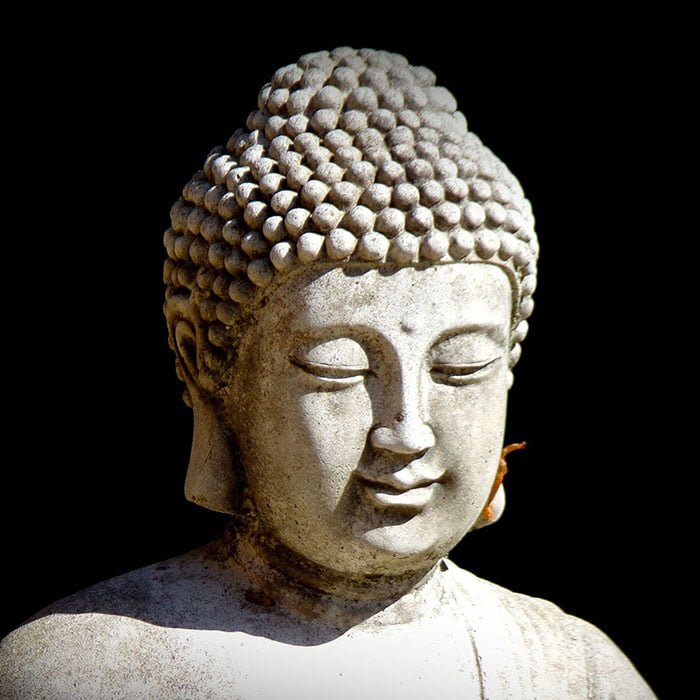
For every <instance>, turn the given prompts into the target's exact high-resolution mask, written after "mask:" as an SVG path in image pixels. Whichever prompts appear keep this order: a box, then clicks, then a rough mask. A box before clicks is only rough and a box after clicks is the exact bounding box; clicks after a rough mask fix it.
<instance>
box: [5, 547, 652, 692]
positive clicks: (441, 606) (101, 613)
mask: <svg viewBox="0 0 700 700" xmlns="http://www.w3.org/2000/svg"><path fill="white" fill-rule="evenodd" d="M61 611H64V612H61ZM0 677H2V679H3V681H2V683H3V685H2V686H1V687H2V688H3V691H2V695H1V697H3V698H5V697H7V698H55V699H56V700H60V699H63V698H78V697H79V698H101V699H102V698H240V699H241V700H252V699H254V698H261V699H263V698H264V699H265V700H274V699H275V698H285V699H287V700H292V699H294V698H300V699H301V698H304V700H314V699H315V698H319V699H321V698H338V699H343V698H348V699H350V698H377V699H379V698H382V700H385V699H386V698H387V697H391V696H398V697H402V698H431V697H452V698H492V699H493V698H496V699H498V698H557V699H560V698H565V697H566V698H605V699H606V700H607V699H608V698H610V697H618V698H648V697H653V694H652V693H651V691H650V690H649V689H648V688H647V687H646V685H645V684H644V681H643V680H642V679H641V678H640V677H639V675H638V674H637V673H636V671H635V669H634V668H633V667H632V666H631V664H630V663H629V661H627V659H626V658H625V657H624V656H623V655H622V653H621V652H620V651H619V650H618V649H617V648H616V647H615V646H614V645H613V644H612V642H610V641H609V640H608V639H607V637H605V636H604V635H603V634H602V633H601V632H599V631H598V630H597V629H596V628H594V627H592V626H591V625H588V624H587V623H585V622H583V621H581V620H578V619H576V618H572V617H570V616H567V615H565V614H564V613H562V612H561V611H560V610H559V609H558V608H556V607H555V606H553V605H551V604H550V603H546V602H545V601H541V600H538V599H532V598H527V597H525V596H520V595H518V594H515V593H511V592H509V591H506V590H504V589H501V588H499V587H498V586H494V585H493V584H489V583H487V582H484V581H482V580H480V579H478V578H476V577H474V576H473V575H471V574H469V573H468V572H465V571H463V570H461V569H459V568H458V567H456V566H455V565H454V564H452V563H449V562H446V563H445V564H443V565H441V566H439V567H438V568H437V569H436V571H435V573H434V574H433V576H432V577H431V578H430V579H429V580H428V581H427V582H426V583H425V584H424V585H422V586H421V587H420V588H419V589H417V590H414V591H413V592H411V593H410V594H408V596H406V597H405V598H403V599H402V600H400V601H398V602H397V603H395V604H394V605H392V606H390V608H388V609H386V610H384V611H382V612H380V613H378V614H377V615H374V616H372V617H369V618H368V619H367V620H365V621H363V622H362V623H360V624H359V625H356V626H354V627H352V628H350V629H349V630H346V631H342V630H339V629H335V628H333V627H332V626H330V625H325V624H321V623H318V622H314V621H313V620H310V619H300V618H298V617H296V616H293V615H290V614H289V613H285V612H284V611H283V610H281V609H279V608H278V607H277V606H274V605H271V606H266V605H260V604H258V603H255V602H250V601H248V600H247V599H246V586H245V584H244V583H243V582H242V581H241V580H240V579H237V578H236V577H235V576H233V575H232V572H231V570H230V569H229V568H228V567H226V566H225V565H224V564H222V563H220V562H218V561H216V560H213V559H211V558H209V556H208V555H207V554H206V550H197V551H195V552H193V553H190V554H187V555H184V556H182V557H178V558H176V559H173V560H170V561H167V562H163V563H162V564H158V565H154V566H151V567H147V568H145V569H140V570H138V571H135V572H131V573H130V574H126V575H125V576H122V577H119V578H117V579H112V580H111V581H107V582H105V583H103V584H100V585H98V586H96V587H93V588H91V589H88V590H87V591H85V592H83V593H81V594H78V595H77V596H74V597H73V598H70V599H67V600H65V601H62V602H61V603H59V604H57V605H56V606H53V607H52V608H51V609H50V610H49V611H46V613H45V616H43V617H40V618H39V619H37V620H35V621H34V622H31V623H29V624H27V625H25V626H24V627H22V628H20V629H19V630H17V631H16V632H14V633H13V634H12V635H10V636H9V637H8V638H7V639H6V640H5V641H4V642H3V645H2V652H1V653H0Z"/></svg>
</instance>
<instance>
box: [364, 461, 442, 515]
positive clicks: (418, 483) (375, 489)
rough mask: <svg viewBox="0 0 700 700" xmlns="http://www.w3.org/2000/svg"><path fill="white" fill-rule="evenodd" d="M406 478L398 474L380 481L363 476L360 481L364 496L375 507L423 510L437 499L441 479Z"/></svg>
mask: <svg viewBox="0 0 700 700" xmlns="http://www.w3.org/2000/svg"><path fill="white" fill-rule="evenodd" d="M402 471H404V470H402ZM406 476H408V475H404V474H402V472H397V473H395V474H390V475H387V476H384V477H381V478H378V479H369V478H367V477H364V476H362V477H360V480H359V481H360V486H361V490H362V492H363V495H364V496H365V497H366V498H367V500H368V501H369V502H370V503H371V504H372V505H374V506H378V507H381V508H404V509H406V508H409V509H413V510H422V509H423V508H425V507H426V506H427V505H428V504H429V503H430V502H431V501H432V500H433V498H434V497H435V494H436V492H437V490H438V488H439V486H440V482H439V478H437V479H429V478H425V477H419V476H415V475H411V476H410V478H406ZM402 477H403V478H402ZM440 478H441V477H440Z"/></svg>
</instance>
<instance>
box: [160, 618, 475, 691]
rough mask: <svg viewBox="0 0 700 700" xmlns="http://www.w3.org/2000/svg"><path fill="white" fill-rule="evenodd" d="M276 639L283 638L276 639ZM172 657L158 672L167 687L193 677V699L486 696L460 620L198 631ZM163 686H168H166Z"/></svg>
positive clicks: (173, 644)
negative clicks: (310, 633) (290, 634)
mask: <svg viewBox="0 0 700 700" xmlns="http://www.w3.org/2000/svg"><path fill="white" fill-rule="evenodd" d="M278 637H279V636H278ZM168 646H169V647H170V650H171V652H170V653H171V656H172V658H173V661H174V662H175V663H174V664H173V665H172V666H170V670H171V672H169V673H167V674H161V679H163V682H166V683H168V684H169V685H170V688H174V687H178V686H180V687H182V686H181V685H180V684H179V683H178V678H179V679H181V682H182V683H187V684H190V683H191V682H192V680H193V679H196V686H197V695H196V697H212V698H218V697H228V698H240V699H241V700H252V699H254V698H264V699H265V700H275V699H276V698H285V700H294V699H295V698H300V699H301V698H303V699H304V700H314V698H329V697H332V698H334V699H337V700H343V699H344V698H348V699H350V698H353V699H355V698H368V699H373V698H376V699H377V700H379V699H380V698H381V699H382V700H386V699H387V698H391V697H394V696H399V697H401V698H402V699H406V700H409V699H411V698H426V697H441V696H443V697H448V698H478V697H480V696H481V679H480V671H479V663H478V660H477V658H476V656H475V653H474V649H473V645H472V642H471V638H470V635H469V634H468V632H467V631H466V630H465V628H464V626H463V625H458V624H456V623H455V622H454V621H451V620H449V619H444V618H441V619H440V620H431V621H428V622H423V623H420V624H416V623H414V624H401V625H391V626H385V627H382V628H380V629H367V630H358V629H355V630H353V631H352V632H350V633H347V634H345V635H342V636H340V637H336V638H334V639H328V640H325V641H314V642H309V641H306V640H304V639H303V638H301V637H300V638H298V639H296V640H294V639H291V638H289V639H287V640H286V641H279V640H272V639H270V638H268V637H265V636H261V635H249V634H245V633H239V632H233V633H221V632H219V633H217V632H202V633H196V632H194V633H193V631H192V630H188V631H187V633H186V635H185V637H181V638H179V639H171V640H170V644H169V645H168ZM162 690H167V688H163V689H162Z"/></svg>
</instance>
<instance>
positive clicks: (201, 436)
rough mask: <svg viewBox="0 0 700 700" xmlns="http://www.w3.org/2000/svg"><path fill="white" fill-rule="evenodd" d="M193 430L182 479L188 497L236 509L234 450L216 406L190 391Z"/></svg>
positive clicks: (216, 507)
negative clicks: (183, 479)
mask: <svg viewBox="0 0 700 700" xmlns="http://www.w3.org/2000/svg"><path fill="white" fill-rule="evenodd" d="M190 399H191V401H192V411H193V413H194V432H193V436H192V451H191V452H190V464H189V467H188V469H187V478H186V479H185V496H186V498H187V500H189V501H192V502H193V503H196V504H197V505H200V506H202V507H204V508H209V509H210V510H215V511H218V512H220V513H231V514H233V513H235V501H236V498H235V495H236V479H235V474H234V468H233V454H232V452H231V446H230V444H229V441H228V438H227V437H226V435H225V433H224V431H223V429H222V427H221V421H220V420H219V417H218V416H217V414H216V410H215V409H214V407H213V406H212V405H211V403H210V402H208V401H203V400H202V399H201V397H200V394H199V392H193V391H190Z"/></svg>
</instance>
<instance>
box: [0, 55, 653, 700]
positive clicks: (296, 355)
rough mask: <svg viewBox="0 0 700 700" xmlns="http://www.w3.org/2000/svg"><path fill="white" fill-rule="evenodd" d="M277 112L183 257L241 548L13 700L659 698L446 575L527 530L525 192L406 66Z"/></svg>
mask: <svg viewBox="0 0 700 700" xmlns="http://www.w3.org/2000/svg"><path fill="white" fill-rule="evenodd" d="M258 108H259V109H258V110H257V111H255V112H253V113H251V115H250V116H249V118H248V121H247V130H244V129H241V130H238V131H237V132H236V133H234V135H233V136H232V137H231V139H230V140H229V141H228V143H227V145H226V148H217V149H215V150H214V151H212V153H211V154H210V155H209V157H208V158H207V160H206V162H205V165H204V169H203V170H202V171H201V172H198V173H197V174H195V176H194V177H193V179H192V180H191V181H190V182H189V183H188V184H187V185H186V186H185V188H184V190H183V196H182V198H181V199H180V200H179V201H178V202H177V203H176V204H175V205H174V207H173V209H172V213H171V214H172V226H171V228H170V229H168V231H167V232H166V234H165V246H166V248H167V251H168V260H167V262H166V265H165V283H166V289H167V291H166V302H165V314H166V318H167V322H168V330H169V340H170V345H171V347H172V349H173V350H174V352H175V356H176V364H177V372H178V375H179V377H180V378H181V379H182V380H183V381H184V382H185V386H186V389H185V400H186V401H187V403H188V405H190V406H191V407H192V409H193V414H194V434H193V444H192V452H191V456H190V465H189V470H188V473H187V480H186V484H185V492H186V495H187V497H188V498H190V499H191V500H193V501H195V502H196V503H199V504H201V505H203V506H204V507H207V508H211V509H213V510H217V511H222V512H226V513H230V514H232V516H233V517H232V519H231V525H230V527H229V528H228V530H227V532H226V533H225V534H224V536H223V537H222V538H221V540H219V541H217V542H214V543H212V544H211V545H209V546H207V547H203V548H201V549H199V550H195V551H194V552H190V553H187V554H184V555H182V556H179V557H175V558H174V559H171V560H169V561H166V562H162V563H159V564H155V565H153V566H149V567H145V568H143V569H139V570H137V571H133V572H130V573H127V574H125V575H123V576H120V577H118V578H116V579H112V580H111V581H107V582H104V583H102V584H99V585H97V586H94V587H92V588H90V589H88V590H86V591H83V592H81V593H78V594H76V595H75V596H73V597H71V598H68V599H65V600H64V601H60V602H59V603H56V604H55V605H54V606H51V608H49V609H47V610H45V611H42V613H40V614H39V615H37V616H36V618H35V619H34V620H33V621H30V622H29V623H28V624H26V625H24V626H23V627H21V628H19V629H18V630H16V631H15V632H14V633H13V634H12V635H10V636H9V637H8V638H7V639H6V640H5V641H4V642H3V645H2V648H1V650H0V673H1V674H2V678H3V681H4V683H5V688H6V689H7V693H6V694H7V695H8V697H13V698H34V697H51V698H74V697H81V698H109V697H122V698H124V697H126V698H161V697H172V698H176V697H177V698H223V697H226V698H241V699H244V700H250V699H252V698H266V700H269V699H274V698H285V700H286V699H289V698H297V697H298V698H305V699H312V700H313V699H314V698H329V697H333V698H348V699H350V698H353V699H354V698H358V697H363V698H376V699H377V700H379V699H380V698H381V699H382V700H384V699H385V698H386V697H387V696H388V695H389V694H390V693H396V694H399V695H401V697H403V698H425V697H446V698H450V697H455V698H457V697H459V698H463V697H464V698H522V699H525V698H541V699H544V698H552V699H554V698H556V699H557V700H558V699H559V698H564V697H566V698H586V699H590V698H600V699H601V700H602V699H606V700H607V699H608V698H610V697H618V698H652V697H653V693H652V691H651V690H650V689H649V688H648V687H647V685H646V684H645V682H644V680H643V679H642V678H641V677H640V676H639V674H638V673H637V671H636V670H635V669H634V667H633V666H632V664H631V663H630V662H629V660H628V659H627V658H626V657H625V656H624V654H623V653H622V652H621V651H620V650H619V649H618V648H617V647H616V646H615V645H614V644H613V643H612V642H611V641H610V640H609V639H608V638H607V637H606V636H605V635H604V634H603V633H602V632H601V631H600V630H598V629H596V628H595V627H593V626H592V625H590V624H589V623H587V622H584V621H583V620H579V619H577V618H575V617H572V616H569V615H566V614H565V613H563V612H562V611H561V610H560V609H559V608H557V607H556V606H555V605H553V604H551V603H548V602H546V601H543V600H539V599H536V598H530V597H527V596H524V595H520V594H517V593H513V592H511V591H508V590H506V589H503V588H501V587H499V586H497V585H495V584H492V583H489V582H487V581H484V580H481V579H479V578H477V577H476V576H474V575H472V574H470V573H469V572H467V571H465V570H463V569H461V568H459V567H458V566H456V565H455V564H453V563H452V562H450V560H449V559H448V558H447V557H448V554H449V552H450V550H451V549H452V548H453V547H454V546H455V545H456V544H457V542H459V541H460V539H462V537H464V536H465V535H466V534H467V533H468V532H469V531H470V530H472V529H474V528H476V527H481V526H483V525H486V524H489V523H491V522H494V521H495V520H497V518H498V517H499V515H500V514H501V512H502V511H503V508H504V504H505V497H504V492H503V488H502V485H501V483H500V480H501V479H502V476H503V462H502V461H501V459H500V458H501V454H502V450H503V452H504V453H505V452H507V450H508V448H505V449H503V438H504V429H505V416H506V405H507V396H508V390H509V388H510V386H511V384H512V381H513V376H512V368H513V366H514V365H515V364H516V363H517V361H518V358H519V356H520V344H521V342H522V341H523V340H524V338H525V336H526V334H527V329H528V325H527V323H528V322H527V319H528V317H529V316H530V314H531V312H532V309H533V301H532V294H533V292H534V290H535V281H536V261H537V254H538V247H537V239H536V237H535V233H534V228H533V226H534V224H533V217H532V213H531V209H530V205H529V203H528V201H527V200H526V199H525V198H524V195H523V192H522V190H521V188H520V186H519V184H518V182H517V181H516V180H515V178H514V177H513V176H512V175H511V174H510V173H509V171H508V170H507V169H506V167H505V166H504V165H503V164H502V163H501V162H500V161H499V160H498V159H497V158H496V157H495V156H494V155H493V154H492V153H491V152H490V151H489V150H488V149H487V148H485V147H484V146H483V145H482V144H481V142H480V141H479V140H478V138H477V137H476V136H474V135H473V134H472V133H470V132H469V131H468V130H467V125H466V120H465V119H464V117H463V115H462V114H461V113H460V112H458V111H457V105H456V103H455V100H454V98H453V97H452V95H451V94H450V93H449V92H448V91H447V90H445V89H444V88H441V87H436V86H435V76H434V75H433V74H432V73H431V72H430V71H429V70H428V69H426V68H422V67H414V66H410V65H409V64H408V62H407V61H406V59H404V58H403V57H401V56H396V55H394V54H390V53H386V52H382V51H373V50H369V49H363V50H360V51H356V50H354V49H350V48H342V49H336V50H334V51H330V52H326V51H323V52H319V53H315V54H309V55H306V56H303V57H302V58H301V59H299V61H298V62H297V63H296V64H294V65H289V66H286V67H284V68H281V69H280V70H279V71H277V72H276V73H275V75H274V76H273V78H272V81H271V82H270V83H269V84H268V85H266V86H265V87H263V89H262V90H261V92H260V95H259V101H258ZM3 690H5V689H3Z"/></svg>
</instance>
